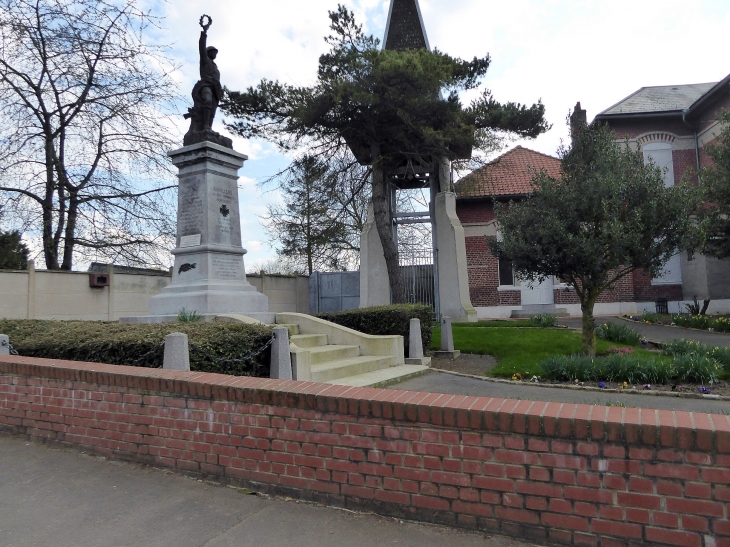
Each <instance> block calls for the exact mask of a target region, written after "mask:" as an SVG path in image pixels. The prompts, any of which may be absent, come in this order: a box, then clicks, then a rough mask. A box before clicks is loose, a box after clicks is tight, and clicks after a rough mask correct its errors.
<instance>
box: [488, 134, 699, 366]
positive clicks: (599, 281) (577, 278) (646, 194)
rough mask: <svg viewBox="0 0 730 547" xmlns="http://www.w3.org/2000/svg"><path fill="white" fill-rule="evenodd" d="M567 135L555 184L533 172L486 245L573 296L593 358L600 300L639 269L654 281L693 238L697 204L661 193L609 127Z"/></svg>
mask: <svg viewBox="0 0 730 547" xmlns="http://www.w3.org/2000/svg"><path fill="white" fill-rule="evenodd" d="M571 132H572V137H573V142H572V146H571V147H570V148H562V149H561V150H560V151H559V156H560V160H561V175H560V177H559V178H552V177H550V176H548V175H547V174H546V173H545V172H540V173H536V174H535V176H534V178H533V181H532V184H533V189H534V190H533V193H532V194H531V195H530V196H528V197H527V199H525V200H524V201H522V202H510V203H509V204H508V205H500V204H498V205H497V207H496V218H497V222H498V225H499V230H500V232H501V235H502V240H501V241H496V240H495V239H490V241H489V243H490V248H491V250H492V252H493V253H494V254H496V255H497V256H500V257H504V258H507V259H509V260H512V261H513V263H514V270H515V273H516V274H517V275H518V276H519V277H521V278H522V279H529V280H541V279H545V278H546V277H549V276H555V277H557V278H559V279H561V280H562V281H564V282H565V283H567V284H568V285H570V286H571V287H573V289H575V292H576V295H577V296H578V298H579V300H580V305H581V311H582V312H583V346H582V352H583V354H585V355H595V351H596V340H595V327H594V321H593V308H594V306H595V304H596V301H597V300H598V297H599V296H600V295H601V293H603V291H605V290H607V289H611V288H612V287H614V286H615V285H616V283H618V281H620V280H621V279H622V278H623V277H625V276H627V275H631V274H632V272H634V271H635V270H637V269H643V270H646V271H647V272H649V273H650V274H651V275H652V276H657V275H658V274H659V273H660V271H661V270H662V267H663V266H664V264H666V262H667V261H668V260H669V259H670V258H671V257H672V256H673V255H675V254H676V253H677V252H678V250H679V249H681V248H682V247H683V243H684V242H685V241H686V238H687V237H688V236H689V235H690V234H691V233H692V231H693V221H692V218H691V215H692V213H693V212H695V211H696V207H697V203H698V200H697V196H696V192H695V191H694V189H693V188H692V187H689V186H685V185H679V186H673V187H670V188H665V187H664V181H663V177H662V173H661V172H660V170H659V169H658V168H657V167H656V166H654V165H653V164H649V165H645V164H644V158H643V156H642V153H641V151H640V150H638V151H635V150H631V149H630V148H629V147H628V144H625V143H618V142H616V140H615V136H614V134H613V133H612V132H611V131H610V130H609V129H608V127H607V126H605V125H601V124H596V123H593V124H591V125H585V123H580V122H578V123H576V124H574V125H573V127H572V128H571Z"/></svg>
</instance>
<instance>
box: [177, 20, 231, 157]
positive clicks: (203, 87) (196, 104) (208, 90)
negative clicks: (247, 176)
mask: <svg viewBox="0 0 730 547" xmlns="http://www.w3.org/2000/svg"><path fill="white" fill-rule="evenodd" d="M206 19H207V21H206ZM212 24H213V19H211V18H210V16H208V15H203V16H202V17H201V18H200V26H201V28H202V29H203V30H202V32H201V33H200V40H199V42H198V49H199V52H200V80H198V82H197V83H196V84H195V87H193V93H192V96H193V107H192V108H188V113H187V114H185V118H186V119H188V118H189V119H190V129H189V130H188V132H187V134H186V135H185V139H184V144H185V146H189V145H191V144H195V143H198V142H203V141H211V142H214V143H216V144H220V145H222V146H225V147H227V148H232V147H233V143H232V141H231V139H229V138H227V137H224V136H222V135H220V134H219V133H216V132H215V131H213V120H214V119H215V113H216V110H217V109H218V103H220V100H221V97H222V95H223V87H222V86H221V73H220V71H219V70H218V65H216V64H215V58H216V57H217V55H218V49H217V48H215V47H213V46H208V45H207V43H208V29H209V28H210V25H212Z"/></svg>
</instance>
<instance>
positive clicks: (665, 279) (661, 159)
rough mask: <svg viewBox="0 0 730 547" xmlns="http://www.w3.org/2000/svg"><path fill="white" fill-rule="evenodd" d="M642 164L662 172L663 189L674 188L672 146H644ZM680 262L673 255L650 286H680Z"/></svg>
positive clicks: (661, 144)
mask: <svg viewBox="0 0 730 547" xmlns="http://www.w3.org/2000/svg"><path fill="white" fill-rule="evenodd" d="M642 151H643V152H644V163H645V164H649V163H652V164H654V165H656V166H657V167H658V168H659V169H660V170H661V172H662V177H663V179H664V187H665V188H669V187H670V186H674V161H673V159H672V145H671V144H670V143H668V142H653V143H650V144H646V145H644V147H643V148H642ZM681 265H682V260H681V257H680V255H679V254H676V255H674V256H673V257H672V258H670V259H669V261H668V262H667V263H666V264H665V265H664V268H663V269H662V271H661V273H660V274H659V276H658V277H655V278H654V279H652V280H651V284H652V285H680V284H681V283H682V267H681Z"/></svg>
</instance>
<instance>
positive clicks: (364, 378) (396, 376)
mask: <svg viewBox="0 0 730 547" xmlns="http://www.w3.org/2000/svg"><path fill="white" fill-rule="evenodd" d="M291 318H296V315H295V314H286V318H282V321H281V323H279V324H278V325H277V326H286V327H287V328H288V329H289V333H290V342H291V344H292V352H293V353H292V355H294V353H296V354H297V356H296V357H297V359H296V361H298V362H305V363H306V366H303V367H301V370H306V371H307V372H306V374H307V377H306V378H297V377H296V374H297V373H298V371H299V370H300V368H299V367H294V368H295V371H296V372H295V378H296V379H302V380H304V379H306V380H311V381H313V382H323V383H329V384H337V385H348V386H358V387H384V386H387V385H391V384H397V383H398V382H402V381H404V380H407V379H409V378H413V377H414V376H419V375H421V374H424V373H426V372H428V370H429V367H427V366H422V365H404V364H402V362H403V357H402V349H401V350H400V354H401V355H400V357H399V356H398V353H397V352H396V353H389V352H386V354H382V352H377V351H376V352H375V353H380V354H375V355H368V345H367V344H368V342H366V341H364V340H365V338H368V339H369V341H370V344H371V346H370V347H373V346H372V340H373V339H375V338H379V337H372V336H368V335H363V334H361V333H355V332H354V331H350V332H349V334H347V336H344V338H343V335H342V334H341V332H340V329H342V327H339V326H338V325H333V324H331V323H327V324H326V325H325V324H320V326H321V327H322V329H321V330H323V331H325V332H329V335H328V334H322V333H320V332H317V331H318V330H320V329H318V328H316V326H317V323H316V322H315V323H314V324H312V322H311V321H310V322H309V323H307V322H304V323H303V324H304V325H305V329H304V331H303V330H302V327H301V325H298V324H296V323H294V322H293V321H292V320H291ZM278 320H279V318H278V317H277V321H278ZM318 321H321V320H318ZM330 336H332V337H334V338H335V339H339V341H340V343H330V342H331V341H330ZM382 338H388V337H382ZM390 338H393V337H390ZM343 342H344V343H343ZM303 354H304V355H303ZM292 359H293V362H294V357H292ZM399 361H400V362H399Z"/></svg>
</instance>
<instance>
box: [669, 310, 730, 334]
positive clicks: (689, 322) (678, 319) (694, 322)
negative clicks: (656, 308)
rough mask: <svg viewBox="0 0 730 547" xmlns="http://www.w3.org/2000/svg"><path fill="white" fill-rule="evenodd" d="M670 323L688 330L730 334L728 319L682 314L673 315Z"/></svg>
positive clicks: (729, 320) (729, 321)
mask: <svg viewBox="0 0 730 547" xmlns="http://www.w3.org/2000/svg"><path fill="white" fill-rule="evenodd" d="M672 322H673V323H674V324H675V325H677V326H680V327H687V328H690V329H701V330H707V329H714V330H716V331H718V332H730V319H728V318H727V317H716V318H712V317H709V316H707V315H689V314H686V313H682V314H677V315H673V316H672Z"/></svg>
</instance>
